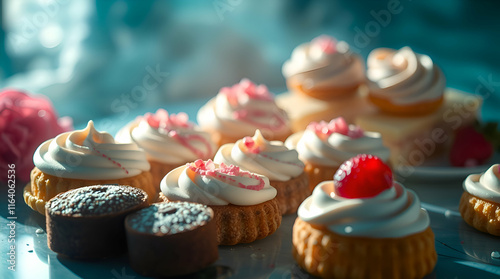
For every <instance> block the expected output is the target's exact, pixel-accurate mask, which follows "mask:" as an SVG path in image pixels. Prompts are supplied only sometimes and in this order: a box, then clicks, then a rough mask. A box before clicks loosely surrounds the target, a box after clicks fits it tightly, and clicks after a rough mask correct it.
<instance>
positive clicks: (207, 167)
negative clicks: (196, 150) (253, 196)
mask: <svg viewBox="0 0 500 279" xmlns="http://www.w3.org/2000/svg"><path fill="white" fill-rule="evenodd" d="M187 167H188V168H189V169H190V170H192V171H194V172H196V173H198V174H200V175H204V176H211V177H216V178H218V179H220V180H222V181H224V182H226V183H228V184H232V185H234V184H236V186H238V187H240V188H243V189H248V190H255V191H259V190H262V189H263V188H264V186H265V182H264V180H263V179H262V178H261V177H259V176H258V175H256V174H253V173H251V172H248V171H242V170H241V169H240V168H239V167H237V166H235V165H229V166H227V165H226V164H224V163H221V164H220V165H219V166H218V167H216V165H215V164H214V162H212V160H210V159H208V160H207V161H203V160H201V159H198V160H196V161H194V162H193V163H188V164H187ZM232 176H239V177H248V178H252V179H255V180H257V181H258V182H259V183H258V184H257V185H245V184H243V183H241V182H238V183H236V182H237V181H236V180H235V179H234V178H232Z"/></svg>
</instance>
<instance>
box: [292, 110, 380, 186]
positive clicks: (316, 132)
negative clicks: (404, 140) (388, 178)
mask: <svg viewBox="0 0 500 279" xmlns="http://www.w3.org/2000/svg"><path fill="white" fill-rule="evenodd" d="M285 145H286V146H287V147H288V148H290V149H296V150H297V152H298V153H299V159H300V160H301V161H302V162H304V163H305V171H306V173H307V174H308V175H309V187H310V189H311V191H312V190H313V189H314V187H316V185H318V184H319V183H320V182H322V181H325V180H331V179H332V177H333V175H334V174H335V172H336V171H337V169H338V167H339V166H340V165H341V164H342V163H343V162H344V161H346V160H348V159H349V158H352V157H354V156H356V155H358V154H372V155H376V156H378V157H380V158H381V159H382V160H383V161H384V162H387V160H388V159H389V149H388V148H386V147H385V146H384V145H383V143H382V138H381V135H380V134H379V133H376V132H368V131H363V130H362V129H360V128H359V127H357V126H355V125H349V124H347V122H346V121H345V120H344V119H343V118H342V117H338V118H335V119H332V120H331V121H330V122H324V121H321V122H319V123H318V122H312V123H310V124H309V125H308V126H307V128H306V130H305V131H303V132H297V133H295V134H293V135H291V136H290V137H289V138H288V139H287V140H286V141H285Z"/></svg>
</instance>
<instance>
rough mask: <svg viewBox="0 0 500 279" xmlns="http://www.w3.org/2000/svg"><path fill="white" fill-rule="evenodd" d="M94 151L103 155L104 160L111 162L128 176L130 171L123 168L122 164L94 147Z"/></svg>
mask: <svg viewBox="0 0 500 279" xmlns="http://www.w3.org/2000/svg"><path fill="white" fill-rule="evenodd" d="M92 150H94V151H95V152H97V153H98V154H101V156H102V157H103V158H107V159H108V160H109V161H111V163H113V164H115V165H116V166H118V167H119V168H121V169H122V170H124V171H125V173H126V174H128V170H127V169H126V168H125V167H124V166H122V164H120V163H118V162H117V161H115V160H113V159H111V158H110V157H109V156H108V155H106V154H104V153H102V152H101V151H99V150H97V149H96V148H95V147H92Z"/></svg>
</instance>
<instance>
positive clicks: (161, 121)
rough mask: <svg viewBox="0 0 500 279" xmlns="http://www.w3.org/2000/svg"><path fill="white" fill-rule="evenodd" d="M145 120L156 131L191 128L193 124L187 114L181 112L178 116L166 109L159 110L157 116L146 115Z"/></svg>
mask: <svg viewBox="0 0 500 279" xmlns="http://www.w3.org/2000/svg"><path fill="white" fill-rule="evenodd" d="M144 119H145V120H146V121H147V122H148V124H149V126H151V127H153V128H154V129H163V130H167V131H169V130H172V129H174V128H179V127H182V128H191V127H193V126H194V125H193V123H191V122H189V117H188V116H187V114H185V113H183V112H180V113H178V114H175V113H172V114H170V115H169V114H168V112H167V111H166V110H164V109H158V110H157V111H156V113H155V114H151V113H149V112H148V113H146V114H145V115H144Z"/></svg>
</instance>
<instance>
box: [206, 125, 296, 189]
mask: <svg viewBox="0 0 500 279" xmlns="http://www.w3.org/2000/svg"><path fill="white" fill-rule="evenodd" d="M248 140H249V141H250V142H251V143H252V146H251V147H247V145H248V144H249V141H248ZM214 162H216V163H219V164H220V163H225V164H227V165H237V166H239V167H241V168H242V169H245V170H247V171H250V172H255V173H259V174H262V175H264V176H267V177H268V178H269V179H270V180H277V181H288V180H290V179H292V178H294V177H297V176H299V175H300V174H302V173H303V172H304V163H302V161H300V160H299V156H298V153H297V151H296V150H294V149H289V148H287V147H286V146H285V145H284V144H283V142H281V141H267V140H266V139H265V138H264V137H263V136H262V134H261V133H260V131H259V130H257V131H256V132H255V135H254V136H253V137H252V138H245V139H242V140H238V141H237V142H236V143H228V144H225V145H223V146H221V147H220V148H219V151H217V154H216V155H215V158H214Z"/></svg>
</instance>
